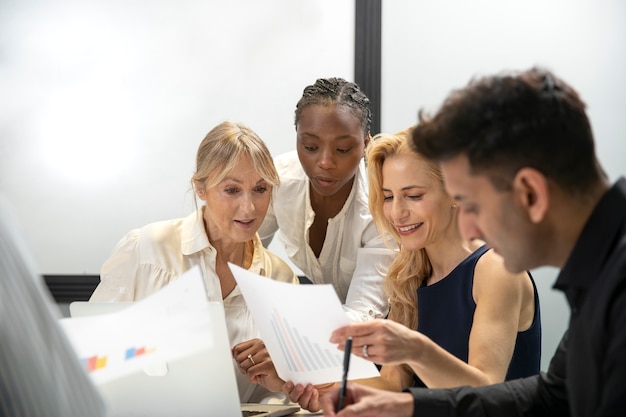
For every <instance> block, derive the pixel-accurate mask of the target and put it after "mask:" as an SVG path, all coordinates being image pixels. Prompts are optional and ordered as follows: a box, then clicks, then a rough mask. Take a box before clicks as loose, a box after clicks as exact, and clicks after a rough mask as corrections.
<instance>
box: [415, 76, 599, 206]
mask: <svg viewBox="0 0 626 417" xmlns="http://www.w3.org/2000/svg"><path fill="white" fill-rule="evenodd" d="M419 119H420V122H419V124H418V125H417V126H416V127H415V128H414V129H413V132H412V141H411V142H412V145H413V147H414V149H415V150H416V151H418V152H419V153H421V154H422V155H424V156H426V157H427V158H430V159H434V160H438V161H444V160H446V159H449V158H452V157H454V156H457V155H459V154H461V153H464V154H465V155H466V156H467V158H468V160H469V164H470V167H471V170H472V173H474V174H478V173H480V174H485V175H487V176H488V177H489V178H490V179H491V181H492V183H493V184H494V186H495V187H496V188H497V189H500V190H506V189H509V188H510V184H511V181H512V179H513V177H514V176H515V174H516V173H517V172H518V171H519V169H521V168H523V167H532V168H534V169H536V170H538V171H540V172H541V173H542V174H544V175H545V176H546V177H548V178H549V179H551V180H553V181H555V182H556V183H557V184H559V185H560V186H562V187H563V188H564V189H566V190H568V191H569V192H572V193H576V194H579V193H584V192H585V191H587V190H589V187H590V186H591V185H592V184H593V183H595V182H596V181H597V180H598V179H599V178H601V177H602V176H604V173H603V172H602V169H601V168H600V166H599V164H598V162H597V159H596V156H595V150H594V141H593V134H592V132H591V126H590V123H589V120H588V118H587V115H586V113H585V103H583V101H582V100H581V99H580V97H579V96H578V93H577V92H576V91H575V90H574V89H573V88H572V87H570V86H569V85H567V84H566V83H565V82H564V81H562V80H561V79H559V78H557V77H556V76H555V75H553V74H552V73H551V72H549V71H547V70H544V69H540V68H532V69H530V70H527V71H524V72H521V73H514V74H503V75H496V76H491V77H484V78H478V79H473V80H471V81H470V83H469V84H468V85H467V87H465V88H463V89H460V90H456V91H453V92H452V93H451V94H450V95H449V96H448V98H447V99H446V100H445V101H444V103H443V105H442V106H441V108H440V109H439V111H437V113H436V114H435V115H434V116H433V117H428V116H426V115H425V114H424V113H423V112H422V111H420V113H419Z"/></svg>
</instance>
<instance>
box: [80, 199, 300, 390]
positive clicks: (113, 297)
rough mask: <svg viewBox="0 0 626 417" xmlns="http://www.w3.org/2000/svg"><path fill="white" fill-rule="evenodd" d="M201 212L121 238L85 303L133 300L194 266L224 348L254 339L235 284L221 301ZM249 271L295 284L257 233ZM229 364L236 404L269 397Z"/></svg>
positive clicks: (213, 253)
mask: <svg viewBox="0 0 626 417" xmlns="http://www.w3.org/2000/svg"><path fill="white" fill-rule="evenodd" d="M203 209H205V207H203V208H202V209H200V210H198V211H197V212H196V213H192V214H190V215H189V216H187V217H185V218H181V219H174V220H165V221H160V222H155V223H151V224H148V225H146V226H144V227H142V228H140V229H135V230H132V231H130V232H129V233H128V234H126V236H124V237H123V238H122V239H121V240H120V241H119V242H118V244H117V245H116V246H115V249H114V250H113V254H112V255H111V257H110V258H109V259H108V260H107V261H106V262H105V263H104V265H103V266H102V269H101V272H100V280H101V281H100V284H99V285H98V287H97V288H96V290H95V291H94V293H93V294H92V296H91V298H90V301H138V300H140V299H142V298H144V297H147V296H148V295H150V294H152V293H154V292H156V291H158V290H159V289H160V288H162V287H164V286H165V285H167V284H168V283H170V282H171V281H173V280H175V279H176V278H178V277H179V276H180V275H182V274H183V273H184V272H185V271H187V270H189V269H191V268H192V267H193V266H196V265H198V266H199V267H200V270H201V273H202V277H203V279H204V283H205V286H206V288H207V295H208V298H209V300H211V301H220V302H223V304H224V311H225V315H226V327H227V329H228V337H229V339H230V345H231V346H234V345H236V344H238V343H240V342H244V341H246V340H250V339H253V338H257V337H260V335H259V333H258V331H257V329H256V327H255V326H254V321H253V319H252V315H251V313H250V311H249V309H248V306H247V304H246V303H245V301H244V298H243V295H242V294H241V291H240V289H239V286H235V288H234V289H233V290H232V291H231V293H230V294H228V295H227V296H226V298H225V299H223V300H222V291H221V288H220V282H219V277H218V275H217V272H216V270H215V264H216V261H215V260H216V255H217V251H216V250H215V248H214V247H213V246H212V245H211V243H210V242H209V239H208V237H207V234H206V231H205V229H204V223H203V220H202V210H203ZM249 271H251V272H254V273H256V274H259V275H263V276H266V277H269V278H272V279H275V280H277V281H283V282H290V283H297V282H298V277H297V276H296V275H295V273H294V272H293V270H292V269H291V268H290V267H289V266H288V265H287V263H286V262H285V261H283V260H282V259H280V258H279V257H278V256H277V255H275V254H273V253H271V252H270V251H268V250H267V249H265V248H264V247H263V245H262V244H261V240H260V239H259V237H258V235H256V236H255V238H254V255H253V259H252V265H251V266H250V268H249ZM233 366H235V376H236V378H237V385H238V388H239V396H240V398H241V401H242V402H248V401H250V402H255V401H259V400H260V399H261V398H263V397H264V396H266V395H268V394H269V392H268V391H267V390H266V389H265V388H263V387H261V386H258V385H256V384H252V383H250V382H248V380H247V378H246V376H245V375H243V374H242V373H241V372H239V370H238V369H237V364H236V363H235V361H233Z"/></svg>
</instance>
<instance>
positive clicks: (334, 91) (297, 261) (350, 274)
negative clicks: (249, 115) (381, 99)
mask: <svg viewBox="0 0 626 417" xmlns="http://www.w3.org/2000/svg"><path fill="white" fill-rule="evenodd" d="M369 105H370V102H369V99H368V98H367V96H366V95H365V94H364V93H363V92H362V91H361V90H360V88H359V86H358V85H356V84H355V83H352V82H348V81H346V80H344V79H342V78H322V79H318V80H317V81H316V82H315V84H313V85H309V86H307V87H306V88H305V89H304V92H303V94H302V97H301V98H300V100H299V101H298V104H297V105H296V111H295V127H296V151H292V152H288V153H286V154H282V155H279V156H277V157H276V158H275V159H274V162H275V164H276V168H277V170H278V173H279V176H280V180H281V185H280V187H276V188H275V189H274V192H273V193H274V195H273V200H272V205H271V206H270V209H269V210H268V213H267V216H266V217H265V220H264V222H263V225H262V226H261V228H260V229H259V235H260V236H261V240H262V241H263V244H264V245H265V246H267V245H269V243H270V242H271V241H272V238H273V237H274V235H275V234H276V232H277V231H279V230H280V233H279V234H278V236H279V239H280V241H281V243H282V245H283V246H284V249H285V252H286V253H287V255H288V256H289V259H290V260H291V261H292V262H293V264H294V265H296V266H297V267H298V268H300V270H302V272H303V273H304V275H306V277H307V278H308V279H309V280H310V281H311V282H312V283H313V284H332V285H333V287H334V288H335V290H336V291H337V295H338V296H339V299H340V300H341V302H342V303H343V305H344V309H345V311H346V313H347V314H348V316H349V317H350V319H351V320H352V321H354V322H361V321H367V320H371V319H374V318H383V317H386V315H387V312H388V303H387V297H386V296H385V293H384V289H383V282H384V276H385V273H386V269H387V266H388V265H389V264H391V262H392V261H393V258H394V256H395V254H394V253H393V251H392V250H390V249H389V246H386V245H385V243H384V242H383V239H382V238H381V235H380V233H379V232H378V230H377V229H376V225H375V224H374V221H373V219H372V216H371V215H370V212H369V208H368V197H367V190H368V186H367V175H366V172H365V164H364V162H363V157H364V154H365V148H366V146H367V144H368V142H369V140H370V123H371V119H372V113H371V110H370V107H369ZM320 307H321V306H320Z"/></svg>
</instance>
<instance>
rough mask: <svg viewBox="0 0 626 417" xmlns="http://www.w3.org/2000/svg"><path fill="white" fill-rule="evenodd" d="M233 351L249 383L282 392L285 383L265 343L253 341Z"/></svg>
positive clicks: (244, 343)
mask: <svg viewBox="0 0 626 417" xmlns="http://www.w3.org/2000/svg"><path fill="white" fill-rule="evenodd" d="M231 351H232V355H233V358H234V359H235V361H237V364H238V366H239V370H240V371H241V372H242V373H243V374H245V375H246V376H247V377H248V381H250V382H252V383H255V384H259V385H262V386H264V387H265V388H267V389H268V390H270V391H272V392H281V391H282V388H283V385H284V384H285V381H283V380H282V379H280V377H279V376H278V373H277V372H276V368H275V367H274V363H273V362H272V358H271V357H270V355H269V353H268V352H267V349H266V348H265V344H264V343H263V341H261V340H260V339H251V340H248V341H245V342H241V343H239V344H238V345H236V346H234V347H233V348H232V350H231Z"/></svg>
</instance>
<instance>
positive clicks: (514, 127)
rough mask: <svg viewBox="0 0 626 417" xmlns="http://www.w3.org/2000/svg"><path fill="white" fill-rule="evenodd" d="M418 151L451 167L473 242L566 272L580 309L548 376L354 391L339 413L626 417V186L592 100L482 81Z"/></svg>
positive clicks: (506, 79)
mask: <svg viewBox="0 0 626 417" xmlns="http://www.w3.org/2000/svg"><path fill="white" fill-rule="evenodd" d="M412 139H413V141H412V144H413V146H414V149H415V150H416V151H417V152H419V153H421V154H423V155H424V156H426V157H428V158H430V159H433V160H437V161H439V162H440V164H441V168H442V172H443V175H444V178H445V183H446V189H447V191H448V192H449V193H450V195H451V196H453V197H454V198H455V200H456V201H457V202H458V203H459V204H460V205H461V214H460V217H459V220H460V223H461V224H460V226H461V229H462V231H463V232H464V234H465V235H466V237H468V238H480V239H483V240H485V241H486V242H487V244H488V245H489V246H491V247H492V248H494V250H495V251H497V252H498V253H500V254H501V255H502V256H503V258H504V261H505V266H506V268H507V269H508V270H509V271H511V272H519V271H523V270H527V269H532V268H536V267H539V266H543V265H550V266H555V267H558V268H561V271H560V274H559V276H558V278H557V280H556V283H555V285H554V287H555V288H557V289H559V290H561V291H563V292H564V293H565V295H566V297H567V300H568V303H569V305H570V308H571V317H570V323H569V328H568V330H567V331H566V333H565V335H564V336H563V338H562V340H561V343H560V344H559V347H558V349H557V351H556V353H555V355H554V357H553V358H552V361H551V363H550V367H549V369H548V372H547V373H541V374H539V375H536V376H533V377H529V378H524V379H518V380H513V381H508V382H505V383H501V384H496V385H491V386H486V387H479V388H470V387H459V388H454V389H447V390H429V389H416V388H411V389H408V390H407V392H405V393H391V392H384V391H378V390H374V389H371V388H365V387H361V386H359V385H356V384H352V385H350V386H349V388H348V392H347V395H346V402H345V403H346V404H347V406H346V407H345V408H344V409H343V410H342V411H341V412H337V411H335V407H334V404H335V403H336V396H337V392H336V391H333V392H332V393H331V394H329V395H328V396H327V397H325V398H323V407H324V411H325V413H326V414H325V415H328V416H335V415H337V416H356V415H359V416H362V417H363V416H374V415H376V416H383V415H394V416H429V417H433V416H452V415H467V416H575V417H586V416H625V415H626V179H625V178H620V179H619V180H618V181H617V182H616V183H615V184H614V185H613V186H611V185H610V184H609V181H608V179H607V177H606V175H605V173H604V171H603V170H602V168H601V167H600V164H599V163H598V160H597V158H596V155H595V150H594V140H593V135H592V132H591V127H590V124H589V120H588V118H587V115H586V113H585V104H584V103H583V102H582V100H581V99H580V98H579V96H578V94H577V93H576V91H574V89H572V88H571V87H570V86H568V85H567V84H566V83H565V82H563V81H562V80H560V79H559V78H557V77H556V76H555V75H553V74H552V73H550V72H549V71H545V70H542V69H537V68H533V69H530V70H528V71H525V72H521V73H517V74H503V75H497V76H492V77H486V78H482V79H477V80H474V81H471V82H470V83H469V85H468V86H467V87H466V88H464V89H461V90H458V91H454V92H453V93H452V94H451V95H450V96H449V97H448V98H447V100H446V101H445V102H444V103H443V105H442V107H441V108H440V109H439V111H438V112H437V113H436V114H435V115H434V116H433V117H425V116H424V115H423V114H420V123H419V125H417V126H416V127H415V128H414V130H413V132H412Z"/></svg>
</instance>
